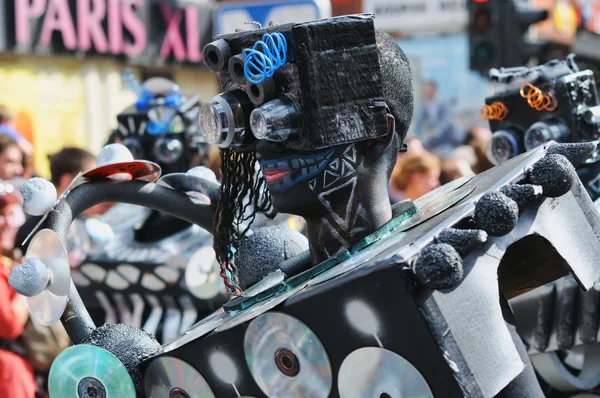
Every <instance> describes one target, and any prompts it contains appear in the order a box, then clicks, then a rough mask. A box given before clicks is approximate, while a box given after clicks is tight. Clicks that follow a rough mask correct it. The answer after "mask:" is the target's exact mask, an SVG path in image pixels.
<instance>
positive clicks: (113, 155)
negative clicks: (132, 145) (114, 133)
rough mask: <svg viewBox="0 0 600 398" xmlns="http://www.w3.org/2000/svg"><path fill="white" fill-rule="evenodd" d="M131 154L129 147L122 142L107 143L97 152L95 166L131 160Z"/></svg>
mask: <svg viewBox="0 0 600 398" xmlns="http://www.w3.org/2000/svg"><path fill="white" fill-rule="evenodd" d="M133 160H134V159H133V155H132V154H131V152H130V151H129V149H128V148H127V147H126V146H125V145H122V144H108V145H106V146H105V147H104V148H102V150H101V151H100V153H99V154H98V157H97V158H96V167H102V166H106V165H107V164H112V163H125V162H133Z"/></svg>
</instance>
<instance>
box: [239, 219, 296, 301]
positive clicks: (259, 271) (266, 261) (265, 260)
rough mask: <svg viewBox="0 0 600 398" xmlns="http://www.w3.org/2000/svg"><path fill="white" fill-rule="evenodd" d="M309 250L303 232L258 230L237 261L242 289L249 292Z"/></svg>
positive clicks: (241, 246)
mask: <svg viewBox="0 0 600 398" xmlns="http://www.w3.org/2000/svg"><path fill="white" fill-rule="evenodd" d="M306 250H308V239H306V237H305V236H304V235H302V234H301V233H300V232H297V231H294V230H292V229H289V228H285V227H282V226H273V227H264V228H258V229H256V230H254V233H253V234H252V235H250V236H249V237H247V238H245V239H244V240H243V241H242V243H241V245H240V247H239V256H238V257H237V258H236V266H237V268H238V278H239V283H240V287H241V288H242V289H247V288H248V287H250V286H252V285H253V284H255V283H256V282H258V281H260V280H261V279H262V278H264V277H265V276H267V275H269V274H270V273H271V272H273V271H276V270H278V269H280V265H281V262H282V261H284V260H287V259H288V258H291V257H294V256H297V255H298V254H300V253H302V252H304V251H306Z"/></svg>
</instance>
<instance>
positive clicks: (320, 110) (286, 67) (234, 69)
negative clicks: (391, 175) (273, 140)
mask: <svg viewBox="0 0 600 398" xmlns="http://www.w3.org/2000/svg"><path fill="white" fill-rule="evenodd" d="M373 22H374V16H373V15H372V14H360V15H351V16H344V17H336V18H328V19H323V20H318V21H311V22H304V23H294V24H285V25H280V26H274V27H268V28H264V29H257V30H251V31H244V32H238V33H232V34H226V35H221V36H218V37H217V40H216V41H214V42H212V43H210V44H208V45H207V46H206V47H205V48H204V60H205V63H206V65H207V66H208V67H209V68H210V69H212V70H213V71H215V72H219V74H220V79H221V88H222V90H223V94H221V96H217V97H219V98H217V97H214V100H215V102H213V105H214V106H215V109H214V110H211V111H210V112H202V111H201V112H200V120H199V121H200V126H201V129H202V126H205V130H208V129H209V128H211V127H212V128H215V127H221V134H220V137H219V138H216V136H217V134H214V135H213V137H215V139H220V141H219V142H220V143H222V145H220V146H221V147H233V148H235V147H237V148H240V149H243V148H244V147H245V146H247V145H250V144H251V143H252V142H253V141H254V139H255V138H254V136H253V133H252V131H251V129H250V127H249V126H250V113H251V112H252V110H253V109H255V108H256V107H260V106H263V105H264V104H269V103H270V101H273V100H277V99H282V98H283V99H286V98H292V99H293V103H294V108H295V110H296V111H297V112H296V114H295V115H292V114H291V113H288V114H286V115H285V117H284V120H283V122H282V123H281V124H280V125H282V126H283V128H284V129H285V128H287V130H286V131H287V132H289V131H290V128H289V126H290V125H291V124H293V123H294V122H296V123H297V124H298V125H299V126H298V128H297V129H296V132H297V134H296V135H294V137H293V138H292V139H289V140H287V142H286V143H287V145H288V146H289V147H290V148H292V149H298V150H318V149H321V148H326V147H331V146H334V145H341V144H347V143H352V142H358V141H365V140H370V139H376V138H380V137H384V136H386V135H387V134H388V119H389V115H390V114H391V115H392V116H393V117H394V119H395V124H396V132H397V133H398V134H399V136H400V137H401V138H402V139H403V138H404V136H405V135H406V130H407V128H408V125H409V124H410V119H411V117H412V110H413V93H412V80H411V78H410V67H409V66H408V61H407V60H406V56H405V55H404V53H403V52H402V50H401V49H400V48H399V47H398V45H397V44H396V43H394V42H393V40H392V39H391V38H390V37H389V36H387V35H385V34H382V33H380V32H377V33H376V30H375V27H374V23H373ZM259 42H262V43H263V44H264V45H261V43H259ZM257 43H258V45H257ZM269 49H270V50H271V51H270V52H269ZM285 50H287V51H286V52H285V53H284V52H283V51H285ZM257 51H258V52H262V55H261V54H256V52H257ZM265 54H266V55H265ZM265 58H269V60H266V61H265ZM271 61H272V62H273V64H279V63H282V62H281V61H285V62H284V63H283V65H277V67H276V68H271V69H272V70H271V72H272V74H270V75H269V73H267V74H266V75H267V77H266V78H265V79H264V80H263V81H261V82H260V83H256V81H257V80H260V79H256V75H257V73H256V68H255V69H254V70H253V71H252V70H251V72H255V73H254V74H252V73H250V76H251V77H250V78H249V77H248V70H247V69H248V65H247V64H248V63H249V62H254V65H258V66H259V67H260V66H264V64H265V62H271ZM261 64H262V65H261ZM245 69H246V70H245ZM265 69H269V68H268V67H267V68H265ZM244 72H246V73H244ZM252 76H254V78H252ZM252 81H254V83H253V82H252ZM223 98H225V99H226V101H225V102H227V104H229V106H227V104H226V103H225V102H223ZM212 101H213V100H211V101H209V106H212V105H210V103H211V102H212ZM217 102H218V103H217ZM217 108H218V109H221V110H223V108H229V109H225V110H224V111H223V115H225V111H226V112H227V113H228V116H227V117H228V119H227V120H225V119H223V117H225V116H221V119H219V116H218V115H217V113H218V111H217ZM208 119H210V120H208ZM207 120H208V122H210V123H213V122H214V123H213V124H207ZM232 121H235V123H232ZM219 123H221V124H219ZM232 124H235V126H232ZM226 130H227V131H226ZM215 131H216V130H215ZM226 135H228V136H229V138H226V137H225V136H226ZM232 140H233V142H232ZM215 143H217V144H218V142H215Z"/></svg>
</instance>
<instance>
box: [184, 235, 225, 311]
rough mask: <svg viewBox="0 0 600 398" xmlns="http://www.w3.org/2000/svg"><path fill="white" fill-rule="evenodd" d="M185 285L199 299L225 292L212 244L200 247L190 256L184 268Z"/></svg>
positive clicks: (209, 297)
mask: <svg viewBox="0 0 600 398" xmlns="http://www.w3.org/2000/svg"><path fill="white" fill-rule="evenodd" d="M185 285H186V286H187V288H188V290H189V292H190V293H191V294H192V295H193V296H195V297H197V298H199V299H201V300H210V299H211V298H214V297H216V296H218V295H219V294H223V293H226V290H225V284H224V283H223V278H221V275H220V266H219V262H218V261H217V257H216V255H215V251H214V249H213V248H212V244H211V245H210V246H205V247H203V248H200V249H199V250H197V251H196V252H195V253H194V254H193V255H192V257H191V258H190V261H189V262H188V264H187V267H186V268H185Z"/></svg>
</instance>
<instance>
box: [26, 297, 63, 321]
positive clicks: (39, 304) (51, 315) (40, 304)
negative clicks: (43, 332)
mask: <svg viewBox="0 0 600 398" xmlns="http://www.w3.org/2000/svg"><path fill="white" fill-rule="evenodd" d="M68 300H69V296H57V295H55V294H52V293H51V292H49V291H48V290H44V291H43V292H41V293H40V294H38V295H37V296H35V297H27V307H29V314H30V315H31V317H32V318H33V319H35V320H36V321H37V322H38V323H39V324H41V325H43V326H50V325H52V324H55V323H56V322H58V320H59V319H60V317H61V316H62V314H63V313H64V312H65V308H67V301H68Z"/></svg>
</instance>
